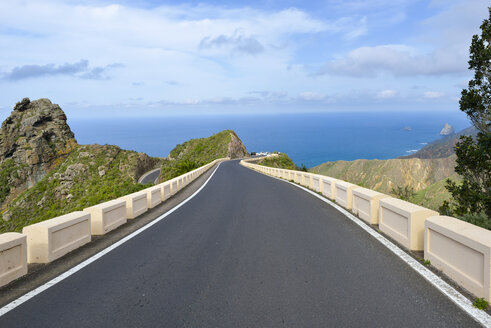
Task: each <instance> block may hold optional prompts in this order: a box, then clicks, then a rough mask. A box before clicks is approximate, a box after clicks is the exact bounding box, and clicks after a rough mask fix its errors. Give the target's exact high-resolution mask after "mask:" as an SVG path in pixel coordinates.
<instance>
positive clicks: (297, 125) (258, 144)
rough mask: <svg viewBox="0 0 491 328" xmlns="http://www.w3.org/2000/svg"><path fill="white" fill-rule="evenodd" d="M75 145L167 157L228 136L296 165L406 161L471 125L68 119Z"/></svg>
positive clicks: (449, 117) (458, 120)
mask: <svg viewBox="0 0 491 328" xmlns="http://www.w3.org/2000/svg"><path fill="white" fill-rule="evenodd" d="M68 123H69V124H70V126H71V128H72V130H73V132H74V133H75V137H76V139H77V141H78V142H79V143H80V144H93V143H97V144H112V145H117V146H119V147H121V148H123V149H128V150H135V151H138V152H144V153H146V154H148V155H150V156H154V157H167V156H168V154H169V152H170V151H171V150H172V149H173V148H174V147H175V146H176V145H177V144H180V143H183V142H185V141H187V140H189V139H194V138H203V137H208V136H210V135H212V134H214V133H217V132H220V131H222V130H226V129H230V130H234V131H235V132H236V133H237V134H238V136H239V137H240V138H241V140H242V141H243V143H244V144H245V146H246V147H247V150H248V151H249V152H252V151H254V152H261V151H280V152H283V153H286V154H288V155H289V156H290V157H291V158H292V160H293V161H294V162H295V163H296V164H297V165H302V164H303V165H306V166H307V167H313V166H316V165H319V164H322V163H324V162H327V161H337V160H346V161H350V160H356V159H382V160H383V159H390V158H396V157H400V156H404V155H409V154H412V153H414V152H416V151H417V150H419V149H421V148H423V147H424V146H425V145H426V144H428V143H430V142H432V141H434V140H436V139H438V138H441V136H440V135H439V133H440V131H441V129H442V128H443V125H444V124H445V123H449V124H450V125H452V126H453V127H454V129H455V132H458V131H461V130H463V129H465V128H467V127H469V126H470V125H471V123H470V122H469V120H468V119H467V117H466V116H465V114H463V113H462V112H457V111H456V112H455V113H454V112H449V113H447V112H433V113H431V112H399V113H389V112H375V113H374V112H370V113H366V112H365V113H364V112H356V113H354V112H344V113H343V112H334V113H292V114H281V115H278V114H261V115H218V114H217V115H195V116H169V117H163V116H161V117H141V118H137V117H130V118H125V117H117V118H97V119H96V118H81V117H72V118H69V119H68Z"/></svg>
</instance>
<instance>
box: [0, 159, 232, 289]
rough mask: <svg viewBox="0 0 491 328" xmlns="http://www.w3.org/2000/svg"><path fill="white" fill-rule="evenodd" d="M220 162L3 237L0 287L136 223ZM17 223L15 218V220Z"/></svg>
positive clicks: (1, 241)
mask: <svg viewBox="0 0 491 328" xmlns="http://www.w3.org/2000/svg"><path fill="white" fill-rule="evenodd" d="M228 159H229V158H221V159H217V160H214V161H213V162H211V163H208V164H206V165H204V166H201V167H199V168H197V169H195V170H193V171H191V172H188V173H185V174H183V175H180V176H178V177H176V178H173V179H171V180H168V181H165V182H163V183H161V184H158V185H156V186H152V187H150V188H147V189H144V190H141V191H139V192H136V193H133V194H129V195H126V196H122V197H120V198H118V199H114V200H111V201H108V202H104V203H101V204H97V205H94V206H91V207H89V208H86V209H84V210H83V211H77V212H72V213H68V214H66V215H62V216H59V217H56V218H53V219H50V220H46V221H43V222H39V223H36V224H32V225H29V226H26V227H24V228H23V230H22V233H17V232H7V233H3V234H0V287H1V286H4V285H7V284H8V283H10V282H12V281H13V280H15V279H17V278H20V277H22V276H24V275H26V274H27V271H28V264H29V263H49V262H52V261H54V260H56V259H58V258H60V257H62V256H63V255H65V254H67V253H69V252H71V251H73V250H75V249H77V248H78V247H81V246H83V245H85V244H87V243H89V242H90V241H91V236H93V235H104V234H106V233H108V232H109V231H111V230H114V229H116V228H118V227H119V226H121V225H123V224H125V223H126V221H127V220H128V219H135V218H137V217H138V216H140V215H142V214H143V213H145V212H147V211H148V210H149V209H151V208H153V207H155V206H157V205H159V204H160V203H161V202H163V201H166V200H167V199H169V198H170V197H171V196H172V195H174V194H176V193H177V192H178V191H179V190H181V189H182V188H184V187H185V186H186V185H188V184H189V183H191V182H192V181H193V180H195V179H196V178H198V177H199V176H200V175H202V174H203V173H204V172H206V171H207V170H208V169H210V168H211V167H213V166H214V165H215V164H216V163H219V162H222V161H225V160H228ZM14 219H15V218H14Z"/></svg>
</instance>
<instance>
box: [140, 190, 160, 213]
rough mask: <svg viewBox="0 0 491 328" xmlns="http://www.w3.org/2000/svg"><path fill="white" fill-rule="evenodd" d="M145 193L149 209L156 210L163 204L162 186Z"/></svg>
mask: <svg viewBox="0 0 491 328" xmlns="http://www.w3.org/2000/svg"><path fill="white" fill-rule="evenodd" d="M143 191H145V192H146V194H147V207H148V208H154V207H155V206H157V205H159V204H160V203H161V202H162V191H161V187H160V186H155V187H150V188H147V189H145V190H143Z"/></svg>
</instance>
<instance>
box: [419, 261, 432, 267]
mask: <svg viewBox="0 0 491 328" xmlns="http://www.w3.org/2000/svg"><path fill="white" fill-rule="evenodd" d="M419 261H420V262H421V263H422V264H423V265H424V266H430V265H431V261H430V260H425V259H420V260H419Z"/></svg>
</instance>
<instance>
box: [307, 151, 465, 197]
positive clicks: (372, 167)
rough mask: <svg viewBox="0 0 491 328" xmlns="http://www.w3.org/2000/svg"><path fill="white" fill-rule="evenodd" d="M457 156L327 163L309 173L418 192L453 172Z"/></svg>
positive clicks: (382, 188)
mask: <svg viewBox="0 0 491 328" xmlns="http://www.w3.org/2000/svg"><path fill="white" fill-rule="evenodd" d="M455 159H456V156H455V155H452V156H450V157H447V158H435V159H420V158H411V159H399V158H396V159H389V160H366V159H360V160H355V161H349V162H347V161H337V162H327V163H324V164H321V165H319V166H316V167H313V168H312V169H310V170H309V171H310V172H313V173H319V174H323V175H327V176H330V177H334V178H338V179H342V180H345V181H349V182H351V183H355V184H357V185H360V186H363V187H366V188H370V189H374V190H377V191H380V192H384V193H390V192H391V191H392V189H393V188H396V187H398V186H399V187H405V186H408V187H410V188H412V189H414V191H416V192H418V191H420V190H422V189H425V188H427V187H429V186H431V185H432V184H434V183H436V182H439V181H441V180H443V179H446V178H447V177H449V176H451V175H452V174H454V167H455Z"/></svg>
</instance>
